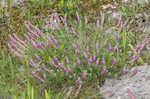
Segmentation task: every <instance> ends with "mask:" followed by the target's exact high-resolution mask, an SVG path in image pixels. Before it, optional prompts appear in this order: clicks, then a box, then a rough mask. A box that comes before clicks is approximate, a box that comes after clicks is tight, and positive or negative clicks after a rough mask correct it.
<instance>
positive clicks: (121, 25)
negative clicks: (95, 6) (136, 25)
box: [119, 23, 123, 33]
mask: <svg viewBox="0 0 150 99" xmlns="http://www.w3.org/2000/svg"><path fill="white" fill-rule="evenodd" d="M122 29H123V24H122V23H121V24H120V29H119V33H121V32H122Z"/></svg>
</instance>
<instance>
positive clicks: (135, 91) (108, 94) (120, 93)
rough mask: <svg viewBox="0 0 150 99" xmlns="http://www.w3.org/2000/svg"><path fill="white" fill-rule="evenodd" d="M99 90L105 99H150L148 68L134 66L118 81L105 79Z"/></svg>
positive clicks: (149, 68) (149, 73)
mask: <svg viewBox="0 0 150 99" xmlns="http://www.w3.org/2000/svg"><path fill="white" fill-rule="evenodd" d="M133 71H136V73H135V75H133V74H132V73H131V72H133ZM100 90H101V91H102V92H103V93H104V96H105V99H150V66H146V65H145V66H136V67H133V68H132V69H131V70H130V71H129V73H128V74H127V75H124V76H123V77H121V78H120V79H106V81H105V84H104V86H103V87H102V88H100Z"/></svg>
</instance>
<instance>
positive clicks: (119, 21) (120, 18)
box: [117, 15, 122, 26]
mask: <svg viewBox="0 0 150 99" xmlns="http://www.w3.org/2000/svg"><path fill="white" fill-rule="evenodd" d="M121 20H122V16H121V15H120V17H119V20H118V23H117V26H119V25H120V23H121Z"/></svg>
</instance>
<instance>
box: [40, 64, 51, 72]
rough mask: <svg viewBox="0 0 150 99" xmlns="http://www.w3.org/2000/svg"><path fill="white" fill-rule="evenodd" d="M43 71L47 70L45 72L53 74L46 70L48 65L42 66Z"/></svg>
mask: <svg viewBox="0 0 150 99" xmlns="http://www.w3.org/2000/svg"><path fill="white" fill-rule="evenodd" d="M42 69H43V70H45V71H46V72H48V73H51V71H50V70H49V69H47V68H46V65H45V64H44V65H43V66H42Z"/></svg>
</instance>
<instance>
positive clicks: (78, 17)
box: [76, 12, 80, 20]
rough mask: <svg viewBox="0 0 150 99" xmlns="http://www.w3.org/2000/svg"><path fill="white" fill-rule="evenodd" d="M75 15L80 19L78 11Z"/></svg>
mask: <svg viewBox="0 0 150 99" xmlns="http://www.w3.org/2000/svg"><path fill="white" fill-rule="evenodd" d="M76 17H77V19H78V20H80V16H79V14H78V12H76Z"/></svg>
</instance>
